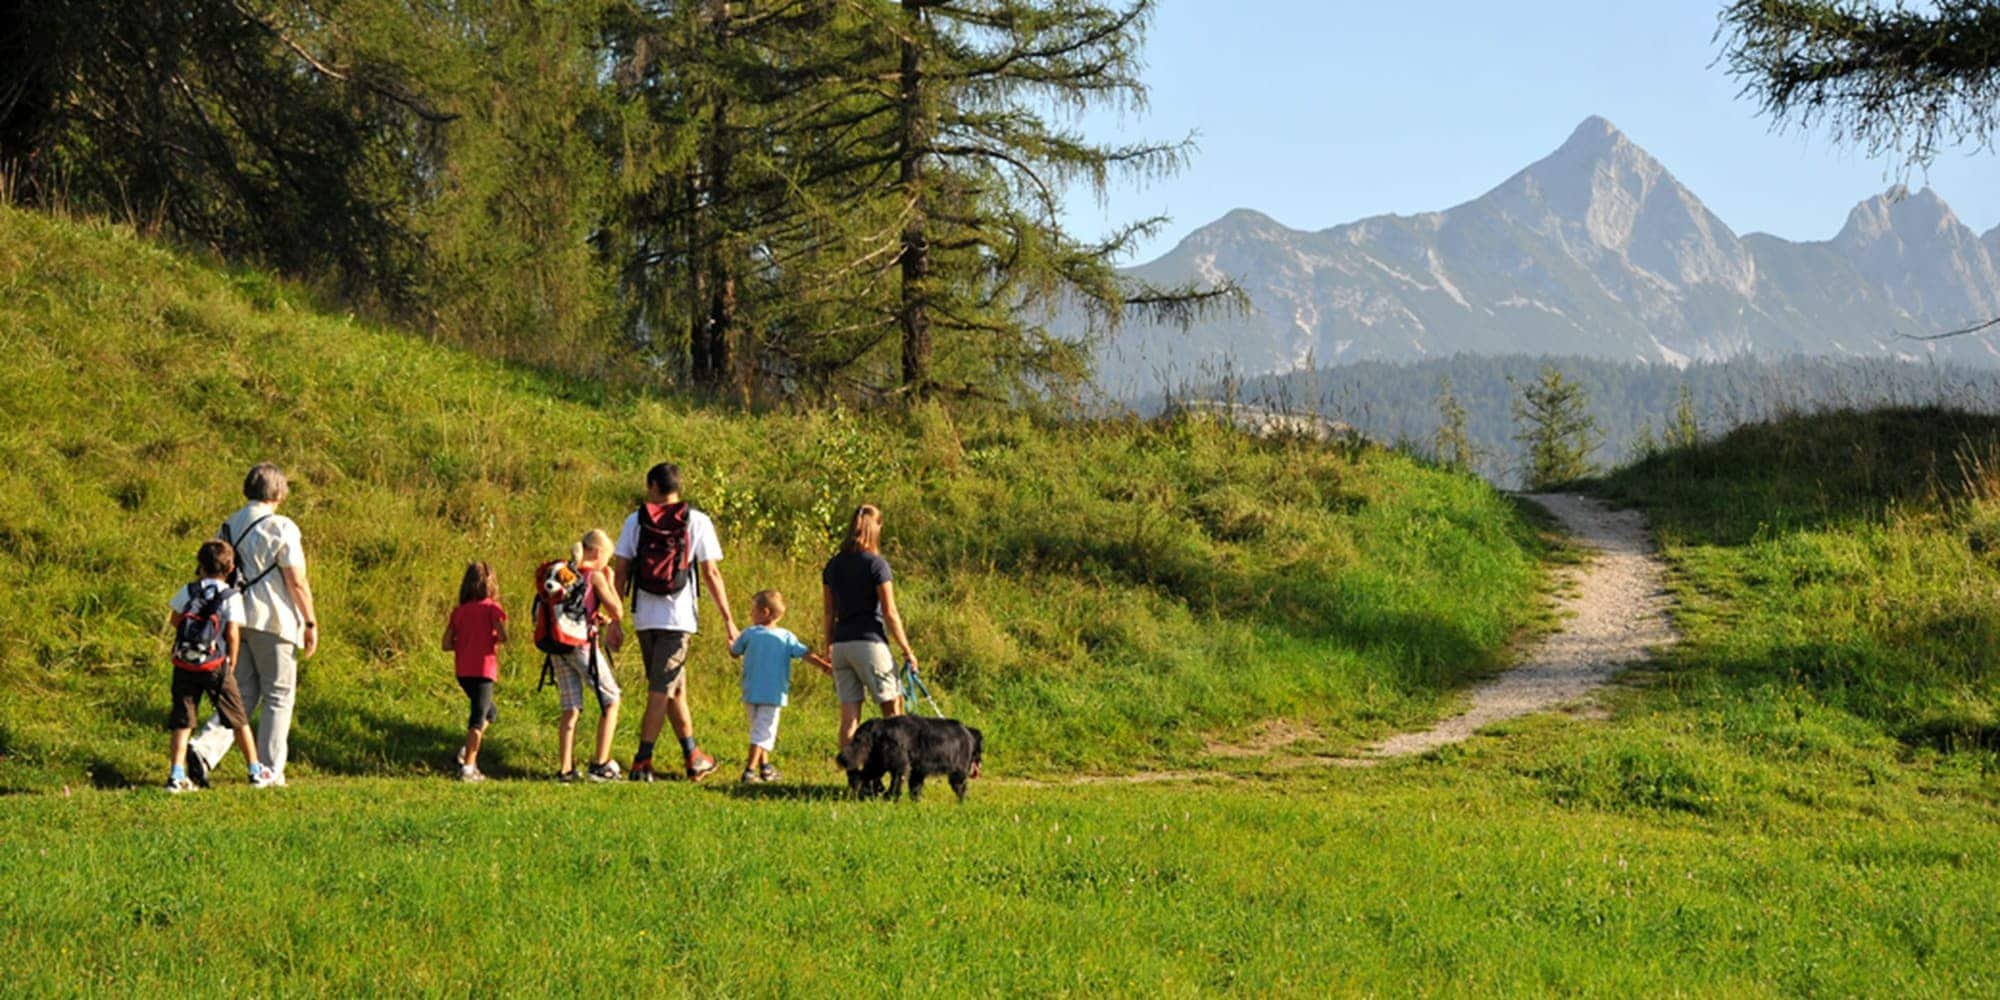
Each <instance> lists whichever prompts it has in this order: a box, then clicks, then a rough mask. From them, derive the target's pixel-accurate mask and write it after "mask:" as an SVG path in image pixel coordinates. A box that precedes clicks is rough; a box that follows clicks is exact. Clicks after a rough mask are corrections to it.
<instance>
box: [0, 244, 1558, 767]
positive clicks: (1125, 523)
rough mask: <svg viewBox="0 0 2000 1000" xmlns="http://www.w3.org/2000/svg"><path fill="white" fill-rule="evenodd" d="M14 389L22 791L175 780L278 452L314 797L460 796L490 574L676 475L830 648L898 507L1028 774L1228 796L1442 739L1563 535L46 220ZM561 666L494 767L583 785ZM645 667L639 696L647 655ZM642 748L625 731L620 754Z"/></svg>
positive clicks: (1480, 504) (810, 677)
mask: <svg viewBox="0 0 2000 1000" xmlns="http://www.w3.org/2000/svg"><path fill="white" fill-rule="evenodd" d="M0 381H4V384H6V385H7V386H8V391H7V392H6V393H5V394H0V549H5V550H6V551H8V552H10V553H11V554H12V555H13V559H14V568H15V573H16V575H17V576H18V578H19V579H20V580H22V581H23V584H24V585H23V586H21V587H18V588H13V589H12V591H11V597H10V599H9V600H7V601H5V602H0V635H4V636H7V637H8V640H7V641H6V642H4V643H0V787H13V788H47V787H53V786H56V785H62V784H70V785H77V784H83V783H94V784H96V785H100V786H115V785H119V784H124V783H128V782H142V783H147V784H151V783H153V782H154V781H155V780H156V779H157V777H158V774H159V772H160V768H161V765H160V763H159V761H160V759H161V757H162V754H163V747H162V736H161V733H160V731H159V727H160V725H161V720H162V717H163V713H164V712H165V709H166V698H165V686H166V680H165V671H166V669H167V668H166V667H165V665H164V664H165V659H164V633H163V629H162V624H161V623H162V618H163V616H164V613H165V612H164V604H165V599H166V597H167V596H168V595H169V594H170V593H171V592H172V591H173V589H174V588H175V587H177V586H179V585H180V584H181V583H182V582H184V580H185V578H186V577H187V576H188V575H189V574H190V572H191V568H192V562H193V552H194V550H195V547H196V546H197V544H198V543H199V542H200V541H201V540H202V539H204V538H206V537H208V536H209V535H210V534H211V533H212V532H213V531H214V530H215V525H217V524H218V523H219V522H220V521H221V519H222V517H223V516H224V515H226V514H227V513H229V511H230V510H232V509H234V507H235V506H236V505H237V504H238V503H240V496H241V493H240V482H241V477H242V474H243V470H244V469H246V468H247V467H248V466H249V465H250V464H251V463H253V462H255V461H259V460H264V459H273V460H276V461H278V462H280V463H281V464H283V465H284V466H286V467H287V469H288V470H289V471H290V472H291V474H292V478H293V483H294V489H293V497H292V500H291V501H290V502H289V503H288V505H287V507H286V513H288V514H290V515H292V516H293V517H294V518H296V519H297V520H298V522H299V523H300V525H301V526H302V529H303V531H304V533H305V538H306V544H307V549H308V552H309V556H310V558H311V560H312V567H311V568H312V574H313V577H314V580H315V591H316V594H317V595H318V598H319V604H320V608H321V612H320V616H321V618H322V619H323V622H324V631H325V649H324V651H323V652H322V653H321V654H320V656H319V657H318V658H317V659H315V660H313V661H311V663H310V664H309V665H308V666H307V667H306V668H305V671H304V676H303V679H302V681H301V694H300V699H299V704H300V710H299V715H298V719H297V724H296V727H295V732H294V737H293V747H294V752H295V760H296V762H297V765H298V767H297V773H299V774H315V773H318V774H329V773H330V774H344V775H394V774H405V775H407V774H422V773H435V772H437V771H439V770H441V769H443V768H446V767H448V766H449V763H450V755H451V751H452V748H453V747H454V746H455V745H456V743H457V741H458V740H459V739H460V735H461V731H460V726H461V722H460V721H459V720H460V719H462V718H463V716H462V709H461V707H460V702H461V696H460V694H459V693H458V691H457V688H456V687H455V685H453V683H452V682H451V677H450V672H449V660H448V659H447V657H446V655H445V654H443V653H441V652H439V651H437V650H436V648H435V645H436V642H437V637H438V633H439V632H440V631H441V630H442V627H443V622H444V620H445V616H446V613H447V611H448V610H449V603H450V601H451V600H452V599H453V596H454V595H455V593H456V586H457V580H458V577H459V573H460V569H461V568H462V567H463V565H464V563H465V562H466V561H467V560H470V559H475V558H484V559H488V560H491V561H493V563H494V564H495V566H496V568H497V569H498V570H499V573H500V579H501V584H502V588H503V592H504V593H503V597H504V599H505V600H506V602H507V604H508V606H509V607H510V608H511V609H512V610H513V611H514V612H515V614H516V616H517V618H523V619H524V617H525V616H524V612H525V608H526V602H525V600H524V595H525V594H526V593H527V581H528V576H529V573H530V571H531V569H532V567H533V566H534V564H535V563H536V562H538V561H539V560H541V559H545V558H550V557H552V556H554V555H557V554H561V553H565V552H567V551H568V547H569V545H570V543H571V542H572V541H573V540H574V539H575V538H577V537H578V536H580V535H581V534H582V532H583V531H584V529H586V528H589V527H593V526H599V527H605V528H607V529H614V530H615V528H616V527H617V524H618V522H619V521H620V520H621V519H622V518H623V517H624V515H625V513H626V512H627V511H629V510H630V509H631V507H632V505H633V504H634V503H635V502H636V501H637V499H638V495H639V491H640V487H641V476H642V474H643V472H644V470H645V469H646V468H647V467H648V466H649V465H651V464H652V463H653V462H655V461H659V460H673V461H677V462H679V463H680V464H681V465H682V466H683V468H684V470H685V472H686V474H687V481H688V484H689V486H688V493H689V495H690V498H691V499H693V500H694V501H695V502H696V503H697V504H698V505H700V506H702V507H704V508H705V509H707V510H709V511H710V512H711V513H712V514H714V515H715V517H716V519H717V521H718V524H719V527H720V531H721V534H722V538H723V543H724V547H725V550H726V555H727V557H726V559H725V561H724V563H723V568H724V570H725V573H726V575H727V577H728V579H729V582H730V584H731V587H732V597H733V598H734V599H735V602H736V605H737V609H738V612H739V614H742V615H744V617H745V620H747V608H746V607H745V602H746V601H747V598H748V596H749V594H750V593H751V592H753V591H755V590H757V589H761V588H764V587H778V588H780V589H782V590H784V591H786V592H787V593H788V594H789V595H791V597H792V606H793V609H794V610H793V613H792V615H791V616H790V617H789V618H788V619H787V624H788V625H790V626H791V627H793V628H794V629H795V630H796V631H798V632H799V633H800V634H801V635H806V636H816V635H817V630H818V621H817V620H818V617H819V614H818V601H817V599H816V593H817V580H818V572H817V571H818V568H819V565H820V563H821V562H822V561H823V560H824V558H825V557H826V555H827V554H829V553H830V551H831V548H832V538H833V537H834V533H835V531H836V530H837V529H838V528H839V527H840V526H841V524H842V522H843V519H844V516H845V514H846V513H847V512H848V511H849V510H851V509H852V507H853V505H854V504H856V503H858V502H861V501H863V500H870V501H874V502H877V503H879V504H881V505H882V506H883V508H884V509H885V511H886V512H887V530H886V536H885V537H886V545H887V554H888V556H889V558H890V559H891V561H892V562H893V563H894V564H895V566H896V568H897V571H898V577H899V583H900V591H901V596H902V600H901V602H900V603H901V604H902V607H903V609H904V613H905V615H906V618H907V620H908V622H909V625H910V629H911V632H912V634H913V638H914V641H915V642H916V644H917V646H918V649H919V652H920V654H921V655H923V656H924V657H925V659H926V662H927V664H928V668H929V676H930V679H931V680H932V681H933V683H934V684H935V685H936V686H937V687H938V688H939V690H940V691H941V692H942V693H943V694H944V696H945V698H946V701H947V704H948V705H949V707H950V708H951V709H952V710H953V711H954V713H955V714H958V715H961V716H964V717H965V718H967V719H968V720H969V721H972V722H973V723H974V724H977V725H981V726H983V727H984V728H986V729H987V730H988V731H989V732H991V733H992V734H993V735H994V739H993V743H992V754H993V761H992V763H993V765H994V766H995V767H997V768H998V769H999V770H1000V771H1001V772H1003V773H1007V772H1013V773H1024V772H1026V773H1042V772H1049V771H1051V770H1054V769H1065V770H1067V769H1074V768H1083V769H1089V770H1099V771H1113V772H1115V771H1123V770H1131V769H1135V768H1140V767H1146V766H1204V760H1203V756H1202V748H1203V745H1204V739H1205V738H1212V737H1220V738H1229V737H1230V736H1231V735H1232V734H1235V733H1239V732H1241V731H1242V730H1244V729H1246V728H1247V727H1249V726H1251V725H1252V724H1254V723H1256V722H1258V721H1259V720H1263V719H1266V718H1270V717H1274V716H1283V717H1286V718H1289V719H1292V720H1295V721H1297V722H1300V723H1302V724H1304V725H1306V726H1310V727H1312V728H1313V729H1314V731H1316V732H1318V733H1319V734H1320V735H1321V738H1322V740H1323V742H1324V743H1325V744H1326V745H1329V746H1341V745H1351V744H1352V743H1354V742H1356V741H1358V740H1360V739H1363V738H1366V737H1368V736H1371V735H1375V734H1379V733H1381V732H1384V731H1386V730H1388V729H1390V728H1392V727H1395V726H1401V725H1408V724H1412V723H1415V722H1418V721H1421V720H1424V719H1426V718H1430V717H1432V716H1434V715H1436V714H1437V713H1438V712H1439V711H1440V710H1441V708H1442V707H1443V706H1444V705H1446V704H1448V702H1449V700H1450V698H1451V692H1452V691H1453V689H1455V688H1456V687H1458V686H1460V685H1462V684H1463V683H1464V682H1465V681H1466V680H1468V679H1469V678H1472V677H1476V676H1479V675H1481V674H1484V673H1487V672H1490V671H1492V670H1493V669H1495V668H1496V667H1497V666H1498V665H1500V664H1501V663H1502V662H1504V659H1505V656H1506V651H1507V649H1508V648H1509V645H1510V642H1511V641H1512V640H1513V639H1514V638H1515V636H1516V635H1517V634H1518V633H1520V632H1521V631H1522V630H1523V629H1524V628H1527V627H1530V626H1531V624H1532V623H1533V622H1534V621H1535V618H1536V615H1537V613H1538V603H1537V601H1536V599H1535V595H1536V592H1537V588H1538V585H1539V580H1540V578H1541V568H1540V556H1541V554H1542V551H1543V548H1544V543H1543V541H1542V540H1541V539H1540V538H1539V537H1538V529H1537V527H1536V525H1535V524H1534V523H1533V522H1532V521H1530V520H1528V519H1525V518H1523V517H1522V516H1521V514H1520V513H1519V512H1518V511H1517V510H1516V509H1515V508H1514V506H1513V505H1512V504H1511V503H1510V502H1509V501H1508V500H1507V499H1506V498H1504V497H1502V496H1501V495H1499V494H1497V493H1495V492H1494V491H1493V490H1491V489H1490V488H1488V487H1486V486H1485V485H1483V484H1481V483H1478V482H1476V481H1474V480H1472V479H1469V478H1466V477H1462V476H1455V475H1451V474H1447V473H1444V472H1440V471H1436V470H1433V469H1429V468H1426V467H1424V466H1423V465H1421V464H1419V463H1417V462H1415V461H1412V460H1410V459H1408V458H1405V457H1403V456H1400V455H1396V454H1392V453H1389V452H1386V451H1382V450H1379V449H1372V448H1371V449H1360V450H1350V451H1328V450H1325V449H1322V448H1319V447H1317V446H1315V445H1312V444H1310V443H1307V442H1301V441H1268V442H1257V441H1252V440H1249V439H1246V438H1245V437H1243V436H1241V435H1239V434H1236V433H1233V432H1230V431H1228V430H1226V429H1223V428H1219V427H1215V426H1211V425H1207V424H1203V423H1199V422H1178V423H1164V424H1149V423H1138V422H1125V421H1113V422H1098V423H1084V424H1057V423H1053V422H1051V421H1048V420H1042V419H1036V418H1034V417H1031V416H1027V415H1020V414H990V413H989V414H965V413H959V414H952V413H948V412H946V411H944V410H941V409H920V410H917V411H915V412H912V413H908V414H903V415H857V414H853V413H824V412H818V413H813V412H783V411H778V412H760V413H743V412H740V411H735V410H730V409H715V408H705V407H701V406H696V405H692V404H689V403H686V402H682V401H678V400H674V399H663V398H655V397H649V396H646V395H639V394H632V393H626V392H615V391H611V390H607V389H605V388H603V387H601V386H597V385H593V384H590V383H588V382H586V381H578V380H568V379H562V378H557V377H554V376H551V375H547V374H544V373H539V372H535V371H531V370H525V369H521V368H518V367H508V366H505V365H501V364H497V363H493V362H489V361H485V360H481V359H479V358H477V357H474V356H471V355H468V354H466V353H463V352H460V351H454V350H449V349H445V348H442V347H438V346H436V345H432V344H429V343H426V342H424V341H422V340H421V339H418V338H415V337H411V336H409V335H406V334H403V333H399V332H397V331H394V330H384V329H378V328H374V327H370V326H366V325H363V324H359V323H356V322H352V321H349V320H346V319H342V318H340V317H337V316H331V315H327V314H325V313H322V312H317V311H315V310H314V309H312V308H311V307H310V306H309V305H308V304H307V303H305V302H304V299H303V296H301V295H299V294H298V293H296V292H295V291H293V290H292V289H290V288H289V287H287V286H285V285H283V284H280V283H275V282H272V281H271V280H269V279H268V278H266V277H264V276H262V275H260V274H257V273H255V272H246V271H228V270H225V269H219V268H216V267H214V266H210V265H207V264H203V263H201V262H199V261H196V260H191V259H189V258H187V257H184V256H179V255H176V254H173V253H171V252H168V251H166V250H162V249H160V248H157V247H154V246H151V245H148V244H146V243H144V242H141V241H139V240H136V239H134V238H132V237H131V236H130V235H128V234H126V233H124V232H121V231H119V230H116V229H111V228H105V227H96V226H90V225H82V224H75V223H69V222H62V221H56V220H51V219H48V218H45V217H40V216H35V215H30V214H25V213H21V212H17V211H0ZM705 614H709V615H710V616H711V617H709V618H707V619H706V621H707V625H708V627H709V629H710V630H711V631H715V630H719V623H717V622H716V621H715V620H714V619H713V617H712V612H705ZM538 666H539V660H538V658H537V657H536V656H535V655H534V654H533V653H532V651H531V649H529V648H527V647H526V646H525V644H523V645H522V646H520V647H518V648H515V649H511V650H509V651H507V653H506V655H505V658H504V663H503V668H502V684H501V691H500V710H501V721H500V724H499V725H498V727H497V728H496V729H495V730H494V732H493V734H492V738H491V742H490V743H489V744H488V749H487V751H486V752H485V753H484V754H483V755H482V760H483V761H484V762H485V763H486V764H487V765H488V767H489V770H490V771H492V772H494V773H497V774H500V775H521V774H534V773H542V772H546V771H547V770H548V769H550V768H551V767H552V766H553V764H552V761H553V757H554V751H553V746H554V729H553V721H552V720H553V716H554V711H553V698H554V695H553V694H552V693H544V694H542V695H541V696H539V697H537V696H535V695H534V694H533V692H532V687H531V685H532V679H533V678H534V676H535V674H536V671H537V668H538ZM619 672H620V674H621V679H622V680H623V682H624V684H625V686H626V688H627V689H628V690H632V689H635V688H637V687H638V686H639V681H640V678H639V676H638V671H637V665H636V663H630V662H628V663H621V664H620V665H619ZM691 677H692V684H693V689H694V699H695V713H696V719H697V723H698V725H699V726H700V733H701V735H702V736H703V737H704V739H705V740H706V741H707V742H708V743H709V744H711V746H712V749H715V750H718V751H720V752H722V753H723V754H724V756H725V759H729V758H734V757H735V756H736V755H737V754H740V753H741V748H740V747H739V746H738V745H737V744H738V741H739V740H741V739H742V738H743V734H742V732H741V730H742V728H743V723H742V719H741V714H740V710H739V709H738V708H737V705H736V700H737V694H736V689H735V681H734V677H735V668H734V664H733V663H731V662H730V661H729V660H728V659H727V657H726V655H724V652H723V649H722V645H721V643H720V642H719V641H717V640H716V639H715V638H714V637H713V636H709V637H707V638H705V639H704V640H703V641H700V642H698V644H697V645H696V647H695V652H694V655H693V661H692V674H691ZM801 677H802V680H801V681H800V683H799V684H798V687H799V688H800V695H801V697H798V698H795V700H794V706H795V707H794V708H793V710H792V711H791V713H790V714H789V719H788V722H787V724H786V739H785V742H784V745H783V746H782V747H781V748H780V752H781V755H795V756H797V757H799V758H800V759H810V760H818V759H820V758H822V757H824V756H825V755H828V754H830V753H831V750H832V729H833V719H834V716H835V712H834V708H833V706H832V705H831V698H830V691H829V690H828V685H826V683H825V682H824V681H822V680H820V679H819V678H818V676H817V675H816V674H813V673H811V672H810V671H805V672H802V674H801ZM636 726H637V715H636V713H632V712H628V713H626V717H625V719H624V721H623V729H622V731H621V733H620V736H619V742H618V746H619V752H620V754H621V755H629V753H630V750H631V747H632V745H633V740H634V738H635V737H634V736H633V735H632V734H633V731H634V729H635V727H636Z"/></svg>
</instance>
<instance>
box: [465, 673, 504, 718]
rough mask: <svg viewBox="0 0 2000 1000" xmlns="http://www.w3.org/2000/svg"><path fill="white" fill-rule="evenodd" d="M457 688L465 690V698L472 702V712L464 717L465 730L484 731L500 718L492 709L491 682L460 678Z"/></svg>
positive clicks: (474, 678) (485, 679) (475, 678)
mask: <svg viewBox="0 0 2000 1000" xmlns="http://www.w3.org/2000/svg"><path fill="white" fill-rule="evenodd" d="M458 686H459V687H462V688H464V689H465V696H466V697H467V698H469V699H471V700H472V712H471V713H470V714H468V715H467V716H466V717H465V728H467V729H485V728H486V727H487V726H488V725H489V724H491V723H492V722H493V720H495V719H498V718H499V717H500V713H499V711H497V710H496V709H494V707H493V682H492V681H491V680H489V679H487V678H485V677H460V678H459V679H458Z"/></svg>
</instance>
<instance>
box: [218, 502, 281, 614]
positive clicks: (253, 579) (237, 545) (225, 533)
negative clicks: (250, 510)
mask: <svg viewBox="0 0 2000 1000" xmlns="http://www.w3.org/2000/svg"><path fill="white" fill-rule="evenodd" d="M276 516H277V515H276V514H265V515H264V516H263V517H260V518H258V519H256V520H254V521H251V522H250V523H249V524H247V525H245V526H244V528H243V533H242V534H240V535H237V536H236V537H235V538H233V539H230V541H229V548H230V550H231V551H232V552H233V553H235V554H237V555H239V556H240V555H241V553H242V552H243V542H244V540H245V539H247V538H249V537H250V533H251V532H253V531H256V530H257V526H258V525H261V524H263V523H264V522H265V521H268V520H270V519H271V518H273V517H276ZM222 537H223V538H229V522H228V521H224V522H222ZM277 568H278V560H277V557H275V556H273V557H272V559H271V564H270V565H268V566H265V567H264V568H263V569H262V570H259V571H258V573H257V575H256V576H247V574H244V573H243V563H242V562H241V560H240V559H239V561H238V562H237V564H236V571H237V573H238V574H239V575H245V576H246V577H247V578H246V579H245V580H244V581H243V592H244V593H246V594H247V593H249V592H250V588H252V587H255V586H256V585H258V584H260V583H263V582H264V578H265V577H267V576H270V575H271V571H272V570H274V569H277Z"/></svg>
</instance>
